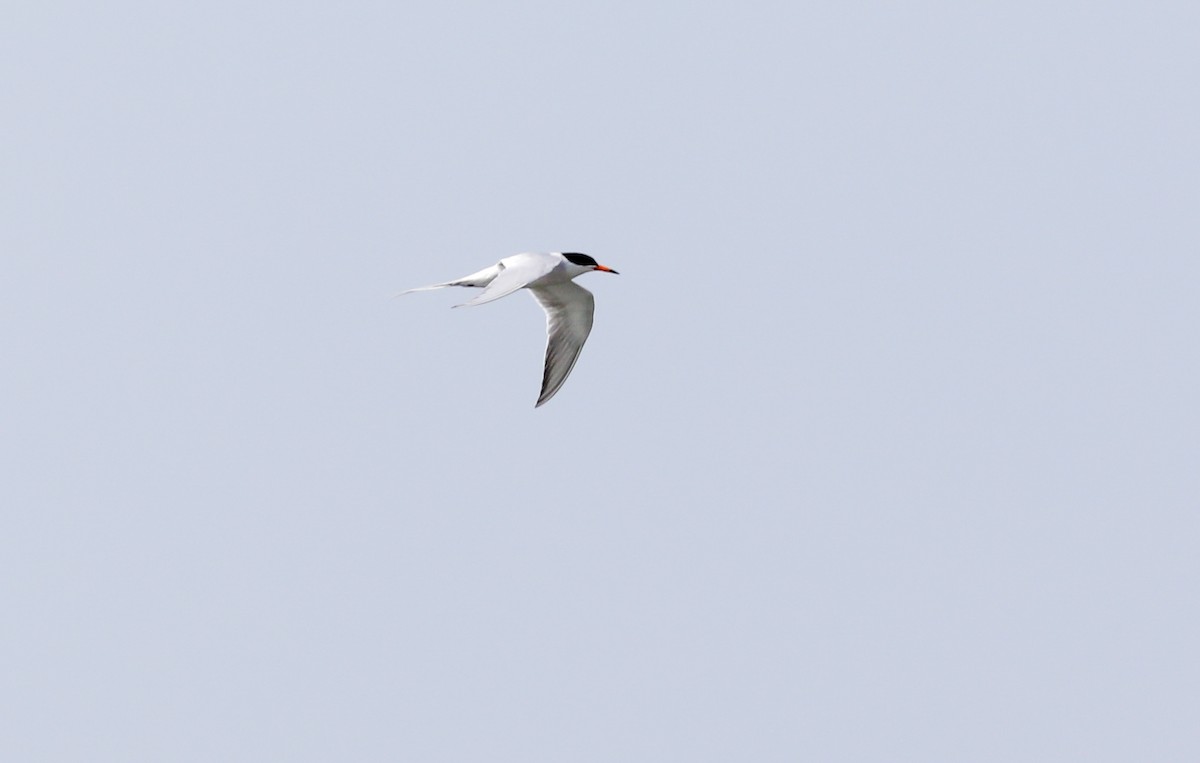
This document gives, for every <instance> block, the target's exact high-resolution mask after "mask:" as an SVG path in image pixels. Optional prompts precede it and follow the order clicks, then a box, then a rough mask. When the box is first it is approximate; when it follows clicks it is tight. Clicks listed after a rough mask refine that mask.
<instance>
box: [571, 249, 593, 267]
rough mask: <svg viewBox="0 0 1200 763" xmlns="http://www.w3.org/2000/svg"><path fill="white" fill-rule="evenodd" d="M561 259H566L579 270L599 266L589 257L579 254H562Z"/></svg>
mask: <svg viewBox="0 0 1200 763" xmlns="http://www.w3.org/2000/svg"><path fill="white" fill-rule="evenodd" d="M563 257H566V258H567V259H568V260H570V261H571V262H572V263H574V264H576V265H578V266H579V267H581V268H589V267H590V268H594V267H596V266H597V265H599V264H600V263H598V262H596V260H595V258H593V257H592V256H591V255H587V254H580V253H579V252H563Z"/></svg>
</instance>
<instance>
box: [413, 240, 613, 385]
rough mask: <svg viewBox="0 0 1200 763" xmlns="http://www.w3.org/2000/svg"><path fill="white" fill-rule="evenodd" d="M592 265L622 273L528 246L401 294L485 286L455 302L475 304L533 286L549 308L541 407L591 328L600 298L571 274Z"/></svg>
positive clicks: (587, 259)
mask: <svg viewBox="0 0 1200 763" xmlns="http://www.w3.org/2000/svg"><path fill="white" fill-rule="evenodd" d="M593 270H599V271H601V272H604V273H612V274H614V275H615V274H616V273H617V271H615V270H613V269H612V268H610V267H607V266H605V265H601V264H599V263H598V262H596V261H595V260H594V259H592V258H591V257H589V256H588V255H586V254H579V253H577V252H550V253H546V252H526V253H524V254H514V255H513V256H512V257H505V258H504V259H502V260H500V261H499V262H497V263H496V264H495V265H492V266H491V267H489V268H484V269H483V270H481V271H479V272H478V273H472V274H471V275H469V276H463V277H462V278H459V279H457V280H454V281H446V282H445V283H435V284H433V285H431V286H422V287H420V288H417V289H409V290H408V291H404V292H401V293H400V294H397V295H396V296H401V295H402V294H409V293H411V292H414V291H428V290H430V289H444V288H446V287H447V286H468V287H471V288H476V289H483V292H482V293H480V294H479V295H478V296H476V297H475V298H474V299H472V300H470V301H467V302H464V303H463V304H461V305H455V307H472V306H474V305H482V304H485V303H487V302H493V301H495V300H497V299H500V298H501V297H507V296H508V295H509V294H512V293H513V292H514V291H516V290H517V289H529V293H530V294H532V295H533V298H534V299H536V300H537V302H538V304H539V305H541V306H542V309H543V310H545V311H546V368H545V370H544V371H543V373H542V392H541V394H540V395H538V401H537V405H535V406H534V407H535V408H537V407H540V406H542V405H544V404H545V403H546V401H548V400H549V399H550V398H552V397H554V394H555V393H556V392H558V390H559V388H560V387H562V385H563V382H565V381H566V380H567V377H568V376H570V374H571V369H572V368H574V367H575V361H576V360H578V359H579V353H580V351H581V350H582V349H583V343H584V342H586V341H587V338H588V334H590V333H591V331H592V314H593V312H594V310H595V306H596V300H595V298H594V297H593V296H592V293H591V292H590V291H588V290H587V289H585V288H583V287H582V286H578V285H576V284H575V283H574V282H573V281H572V279H574V278H575V277H577V276H581V275H583V274H584V273H590V272H592V271H593Z"/></svg>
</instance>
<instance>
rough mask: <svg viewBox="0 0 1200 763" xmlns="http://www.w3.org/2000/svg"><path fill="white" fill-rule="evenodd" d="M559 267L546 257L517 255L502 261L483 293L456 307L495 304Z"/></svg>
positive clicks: (552, 259) (553, 260)
mask: <svg viewBox="0 0 1200 763" xmlns="http://www.w3.org/2000/svg"><path fill="white" fill-rule="evenodd" d="M556 265H558V260H556V259H554V258H553V257H548V256H546V255H537V254H517V255H513V256H512V257H505V258H504V259H502V260H500V262H499V268H500V272H499V273H498V274H497V275H496V277H495V278H493V279H492V281H491V283H489V284H488V285H487V288H485V289H484V290H483V292H482V293H481V294H480V295H479V296H477V297H475V299H472V300H470V301H467V302H464V303H462V304H461V305H455V307H474V306H476V305H484V304H487V303H488V302H495V301H496V300H497V299H500V298H501V297H507V296H508V295H509V294H512V293H513V292H514V291H516V290H517V289H523V288H525V287H526V286H528V285H529V284H531V283H533V282H534V281H536V280H538V279H539V278H542V277H544V276H546V275H547V274H548V273H549V272H550V271H551V270H554V268H555V266H556Z"/></svg>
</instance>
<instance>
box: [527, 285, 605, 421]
mask: <svg viewBox="0 0 1200 763" xmlns="http://www.w3.org/2000/svg"><path fill="white" fill-rule="evenodd" d="M529 291H530V292H531V293H532V294H533V298H534V299H536V300H537V301H538V304H540V305H541V306H542V309H543V310H545V311H546V370H545V371H544V373H543V374H542V394H541V395H539V396H538V401H537V406H534V407H535V408H536V407H538V406H540V405H542V404H544V403H545V402H546V401H547V400H549V399H550V398H552V397H554V393H556V392H558V388H559V387H561V386H562V385H563V382H565V381H566V380H567V377H568V376H570V375H571V369H572V368H574V367H575V361H576V360H578V359H579V352H580V351H581V350H582V349H583V343H584V342H586V341H587V338H588V334H590V333H591V332H592V314H593V312H594V310H595V306H596V300H595V298H594V297H593V296H592V293H591V292H590V291H588V290H587V289H585V288H583V287H582V286H576V285H575V284H574V283H573V282H571V281H562V282H560V283H554V284H547V285H545V286H536V287H531V288H530V289H529Z"/></svg>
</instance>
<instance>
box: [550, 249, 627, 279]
mask: <svg viewBox="0 0 1200 763" xmlns="http://www.w3.org/2000/svg"><path fill="white" fill-rule="evenodd" d="M563 258H564V259H565V260H566V261H567V262H569V263H570V264H572V265H575V266H576V267H577V268H579V269H580V270H579V272H580V273H586V272H588V271H589V270H599V271H601V272H603V273H612V274H613V275H620V273H618V272H617V271H615V270H613V269H612V268H610V267H608V266H607V265H601V264H600V263H598V262H596V260H595V259H594V258H593V257H591V256H590V255H587V254H579V253H578V252H563ZM571 277H572V278H574V276H571Z"/></svg>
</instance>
